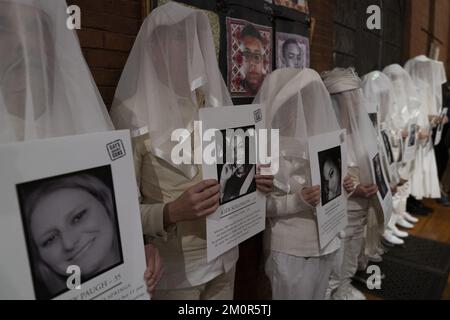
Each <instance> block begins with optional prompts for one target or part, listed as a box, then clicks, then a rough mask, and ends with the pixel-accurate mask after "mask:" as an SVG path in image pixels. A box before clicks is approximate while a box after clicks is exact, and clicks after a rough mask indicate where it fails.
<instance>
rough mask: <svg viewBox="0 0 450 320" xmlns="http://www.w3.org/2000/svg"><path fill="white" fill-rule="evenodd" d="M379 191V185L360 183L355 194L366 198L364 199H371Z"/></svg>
mask: <svg viewBox="0 0 450 320" xmlns="http://www.w3.org/2000/svg"><path fill="white" fill-rule="evenodd" d="M377 192H378V187H377V186H376V185H375V184H369V185H362V184H360V185H358V186H357V187H356V190H355V192H354V193H353V196H354V197H356V198H364V199H370V198H371V197H373V196H374V195H376V194H377Z"/></svg>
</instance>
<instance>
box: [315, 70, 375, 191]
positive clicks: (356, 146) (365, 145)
mask: <svg viewBox="0 0 450 320" xmlns="http://www.w3.org/2000/svg"><path fill="white" fill-rule="evenodd" d="M322 77H323V79H324V83H325V85H326V87H327V89H328V91H329V92H330V94H331V100H332V102H333V107H334V110H335V112H336V115H337V118H338V121H339V124H340V126H341V127H342V128H346V129H347V135H348V137H349V139H348V152H349V155H348V159H349V167H358V168H359V171H360V173H359V174H360V182H361V183H362V184H373V183H374V182H373V179H372V174H371V172H372V171H371V159H369V153H368V150H369V146H370V145H372V146H376V144H377V135H376V132H375V129H374V128H373V125H372V122H371V121H370V118H369V114H368V113H367V110H366V107H365V103H367V101H366V99H365V97H364V94H363V91H362V89H361V85H362V83H361V79H360V78H359V77H358V76H357V75H356V73H355V71H354V70H353V69H341V68H336V69H334V70H332V71H330V72H326V73H324V74H323V75H322ZM375 148H377V147H375Z"/></svg>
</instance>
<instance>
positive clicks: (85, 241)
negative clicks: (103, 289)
mask: <svg viewBox="0 0 450 320" xmlns="http://www.w3.org/2000/svg"><path fill="white" fill-rule="evenodd" d="M16 190H17V194H18V200H19V205H20V211H21V217H22V223H23V229H24V233H25V238H26V242H27V251H28V258H29V262H30V268H31V272H32V278H33V286H34V291H35V296H36V299H38V300H47V299H52V298H55V297H57V296H58V295H60V294H62V293H65V292H66V291H68V290H69V289H68V287H67V285H66V281H67V277H68V276H69V275H70V274H67V269H68V267H69V266H77V267H78V268H79V269H80V272H81V282H82V283H83V282H86V281H88V280H90V279H93V278H95V277H96V276H99V275H100V274H103V273H104V272H106V271H108V270H111V269H112V268H114V267H116V266H118V265H120V264H122V263H123V255H122V246H121V240H120V233H119V227H118V219H117V209H116V202H115V195H114V187H113V180H112V172H111V166H102V167H97V168H94V169H88V170H83V171H78V172H73V173H69V174H64V175H60V176H54V177H50V178H45V179H40V180H36V181H31V182H26V183H21V184H18V185H16Z"/></svg>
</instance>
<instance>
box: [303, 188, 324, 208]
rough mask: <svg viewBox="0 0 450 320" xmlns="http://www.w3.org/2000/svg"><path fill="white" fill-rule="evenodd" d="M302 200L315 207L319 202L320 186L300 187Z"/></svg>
mask: <svg viewBox="0 0 450 320" xmlns="http://www.w3.org/2000/svg"><path fill="white" fill-rule="evenodd" d="M300 192H301V196H302V198H303V200H304V201H305V202H306V203H307V204H309V205H310V206H312V207H317V206H318V205H319V203H320V186H315V187H307V188H303V189H301V191H300Z"/></svg>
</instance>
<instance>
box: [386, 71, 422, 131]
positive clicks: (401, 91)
mask: <svg viewBox="0 0 450 320" xmlns="http://www.w3.org/2000/svg"><path fill="white" fill-rule="evenodd" d="M383 73H384V74H386V75H387V76H388V77H389V78H390V79H391V82H392V88H393V90H394V94H395V98H396V102H397V105H398V110H400V112H401V115H402V120H403V121H404V122H405V123H406V124H412V123H417V120H418V119H417V118H418V116H419V108H420V100H419V94H418V92H417V88H416V86H415V85H414V83H413V81H412V79H411V76H410V75H409V73H408V72H407V71H406V70H405V69H403V68H402V67H401V66H400V65H398V64H392V65H390V66H387V67H386V68H384V70H383Z"/></svg>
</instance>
